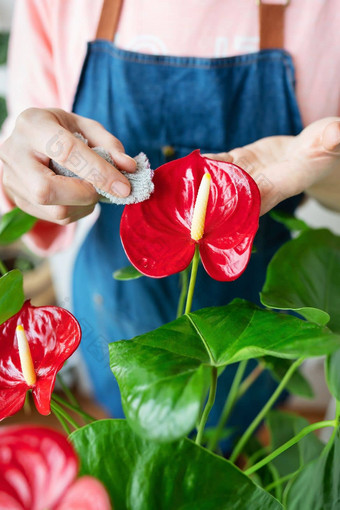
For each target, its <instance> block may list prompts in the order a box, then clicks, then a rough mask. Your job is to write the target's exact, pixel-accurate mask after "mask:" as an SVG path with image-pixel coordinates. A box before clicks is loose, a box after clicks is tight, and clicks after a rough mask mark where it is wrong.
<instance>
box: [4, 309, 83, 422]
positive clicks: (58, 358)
mask: <svg viewBox="0 0 340 510" xmlns="http://www.w3.org/2000/svg"><path fill="white" fill-rule="evenodd" d="M80 339H81V330H80V326H79V324H78V322H77V320H76V319H75V318H74V317H73V315H72V314H71V313H70V312H68V311H67V310H64V309H63V308H59V307H56V306H42V307H35V306H32V305H31V304H30V302H29V301H26V302H25V303H24V305H23V307H22V308H21V310H20V311H19V312H18V313H17V314H16V315H14V316H13V317H11V318H10V319H8V320H7V321H6V322H4V323H3V324H1V325H0V342H1V347H0V420H2V419H4V418H6V417H7V416H11V415H12V414H15V413H16V412H17V411H19V410H20V409H21V408H22V406H23V405H24V402H25V397H26V392H27V391H28V390H30V389H31V390H32V394H33V398H34V402H35V405H36V407H37V410H38V411H39V413H40V414H44V415H47V414H49V413H50V412H51V408H50V402H51V394H52V391H53V388H54V384H55V379H56V375H57V372H58V370H60V369H61V367H62V366H63V364H64V362H65V361H66V360H67V358H69V357H70V356H71V354H73V352H74V351H75V350H76V349H77V347H78V345H79V343H80Z"/></svg>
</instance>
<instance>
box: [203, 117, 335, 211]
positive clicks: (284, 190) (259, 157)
mask: <svg viewBox="0 0 340 510" xmlns="http://www.w3.org/2000/svg"><path fill="white" fill-rule="evenodd" d="M206 156H208V157H211V158H213V159H217V160H224V161H229V162H232V163H235V164H236V165H238V166H240V167H241V168H243V169H244V170H246V171H247V172H248V173H249V174H250V175H251V176H252V177H253V178H254V179H255V181H256V182H257V185H258V187H259V189H260V192H261V198H262V205H261V214H265V213H266V212H268V211H269V210H270V209H272V208H273V207H275V205H277V204H278V203H279V202H281V201H282V200H285V199H286V198H289V197H291V196H293V195H297V194H299V193H301V192H303V191H305V192H306V193H307V194H309V195H311V196H313V197H314V198H316V199H317V200H319V202H321V203H322V204H323V205H325V206H326V207H328V208H330V209H334V210H337V211H340V118H339V117H327V118H324V119H321V120H318V121H316V122H313V123H312V124H310V125H309V126H307V127H306V128H305V129H304V130H303V131H301V133H300V134H299V135H298V136H271V137H268V138H262V139H261V140H258V141H257V142H254V143H252V144H250V145H246V146H244V147H239V148H236V149H233V150H232V151H230V152H227V153H219V154H206Z"/></svg>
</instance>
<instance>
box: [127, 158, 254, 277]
mask: <svg viewBox="0 0 340 510" xmlns="http://www.w3.org/2000/svg"><path fill="white" fill-rule="evenodd" d="M153 181H154V185H155V191H154V193H153V194H152V195H151V198H150V199H149V200H146V201H145V202H141V203H138V204H133V205H128V206H126V207H125V209H124V212H123V216H122V221H121V227H120V235H121V240H122V244H123V247H124V249H125V252H126V255H127V257H128V259H129V260H130V262H131V264H133V265H134V266H135V267H136V268H137V269H138V270H139V271H140V272H141V273H143V274H144V275H146V276H151V277H154V278H163V277H164V276H169V275H171V274H174V273H178V272H180V271H182V270H183V269H185V268H186V267H187V266H188V265H189V264H190V262H191V260H192V258H193V255H194V252H195V246H197V245H198V247H199V252H200V256H201V260H202V264H203V266H204V268H205V270H206V271H207V273H208V274H209V275H210V276H211V277H212V278H214V279H215V280H220V281H231V280H235V279H236V278H238V277H239V276H240V275H241V274H242V273H243V271H244V270H245V268H246V266H247V264H248V261H249V258H250V255H251V249H252V244H253V240H254V237H255V234H256V231H257V229H258V223H259V215H260V205H261V199H260V192H259V189H258V187H257V185H256V183H255V181H254V180H253V179H252V177H250V175H249V174H247V173H246V172H245V171H244V170H242V169H241V168H240V167H238V166H236V165H234V164H232V163H227V162H225V161H216V160H213V159H210V158H206V157H203V156H201V154H200V152H199V150H196V151H194V152H192V153H191V154H189V156H186V157H184V158H181V159H177V160H174V161H171V162H170V163H166V164H165V165H162V166H161V167H160V168H158V169H157V170H156V171H155V174H154V179H153Z"/></svg>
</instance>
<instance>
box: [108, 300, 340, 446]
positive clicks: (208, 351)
mask: <svg viewBox="0 0 340 510" xmlns="http://www.w3.org/2000/svg"><path fill="white" fill-rule="evenodd" d="M339 346H340V336H339V335H336V334H333V333H331V332H330V331H329V330H328V329H327V328H325V327H320V326H318V325H316V324H310V323H308V322H306V321H304V320H301V319H298V318H296V317H292V316H290V315H286V314H281V313H275V312H271V311H269V310H264V309H261V308H259V307H257V306H255V305H253V304H252V303H249V302H247V301H243V300H240V299H236V300H234V301H233V302H232V303H230V304H229V305H227V306H223V307H215V308H205V309H203V310H199V311H197V312H193V313H190V314H188V315H184V316H182V317H180V318H179V319H176V320H175V321H173V322H171V323H169V324H166V325H165V326H162V327H160V328H158V329H156V330H154V331H151V332H149V333H146V334H144V335H141V336H137V337H135V338H134V339H133V340H128V341H124V340H123V341H120V342H114V343H112V344H110V345H109V350H110V365H111V369H112V371H113V373H114V375H115V376H116V379H117V381H118V384H119V387H120V391H121V397H122V404H123V408H124V411H125V415H126V417H127V419H128V421H129V423H130V425H131V427H133V428H134V430H135V431H136V432H138V433H140V434H142V435H145V437H148V438H153V439H156V440H159V441H171V440H174V439H177V438H179V437H181V436H183V435H185V434H187V433H188V432H189V431H190V430H192V428H193V427H194V426H195V423H196V420H197V418H198V414H199V410H200V406H201V401H202V399H203V397H204V395H205V392H206V388H207V382H208V380H209V373H210V369H209V366H215V367H223V366H226V365H228V364H231V363H235V362H236V361H241V360H246V359H251V358H256V357H259V356H263V355H271V356H277V357H282V358H291V359H295V358H298V357H300V356H318V355H322V354H326V353H330V352H333V351H334V350H336V349H338V348H339Z"/></svg>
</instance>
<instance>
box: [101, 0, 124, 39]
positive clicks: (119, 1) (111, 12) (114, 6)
mask: <svg viewBox="0 0 340 510" xmlns="http://www.w3.org/2000/svg"><path fill="white" fill-rule="evenodd" d="M122 5H123V0H104V2H103V8H102V13H101V16H100V20H99V24H98V28H97V34H96V39H106V40H107V41H113V39H114V36H115V35H116V31H117V26H118V22H119V17H120V11H121V9H122Z"/></svg>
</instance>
